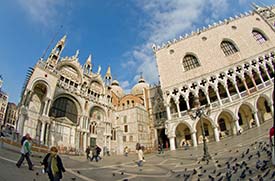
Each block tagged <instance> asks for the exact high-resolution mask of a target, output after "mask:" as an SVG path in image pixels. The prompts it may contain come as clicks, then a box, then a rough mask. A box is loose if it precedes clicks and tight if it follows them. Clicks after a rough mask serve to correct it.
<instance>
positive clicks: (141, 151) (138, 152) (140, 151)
mask: <svg viewBox="0 0 275 181" xmlns="http://www.w3.org/2000/svg"><path fill="white" fill-rule="evenodd" d="M143 151H144V147H143V146H140V147H139V150H138V151H137V155H138V162H137V165H138V167H139V168H140V167H142V163H143V162H144V154H143ZM141 170H142V169H141V168H140V171H141Z"/></svg>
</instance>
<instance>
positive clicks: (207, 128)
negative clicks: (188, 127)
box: [193, 117, 216, 144]
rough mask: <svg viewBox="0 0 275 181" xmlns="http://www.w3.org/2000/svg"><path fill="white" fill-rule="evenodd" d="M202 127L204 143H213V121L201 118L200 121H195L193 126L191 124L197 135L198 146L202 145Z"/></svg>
mask: <svg viewBox="0 0 275 181" xmlns="http://www.w3.org/2000/svg"><path fill="white" fill-rule="evenodd" d="M201 124H203V127H204V134H205V138H206V141H207V142H209V141H213V140H214V138H215V136H214V128H215V127H216V126H215V124H214V121H213V120H212V119H211V118H209V117H207V118H206V117H203V118H201V119H197V120H196V121H195V122H194V124H193V128H194V129H195V131H194V132H196V134H197V140H198V141H197V142H198V144H202V143H203V136H202V135H203V134H202V127H201V126H202V125H201Z"/></svg>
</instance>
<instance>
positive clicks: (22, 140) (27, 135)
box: [20, 133, 30, 146]
mask: <svg viewBox="0 0 275 181" xmlns="http://www.w3.org/2000/svg"><path fill="white" fill-rule="evenodd" d="M29 136H30V134H29V133H26V135H25V136H23V137H22V139H21V142H20V143H21V146H22V145H23V143H24V141H25V140H26V139H27V137H29Z"/></svg>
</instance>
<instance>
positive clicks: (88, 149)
mask: <svg viewBox="0 0 275 181" xmlns="http://www.w3.org/2000/svg"><path fill="white" fill-rule="evenodd" d="M85 152H86V158H87V160H90V159H91V157H90V153H91V148H90V146H88V147H87V148H86V151H85Z"/></svg>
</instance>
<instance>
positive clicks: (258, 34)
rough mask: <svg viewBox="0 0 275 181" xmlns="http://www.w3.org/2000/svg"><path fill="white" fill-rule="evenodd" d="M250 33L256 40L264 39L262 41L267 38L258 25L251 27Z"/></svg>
mask: <svg viewBox="0 0 275 181" xmlns="http://www.w3.org/2000/svg"><path fill="white" fill-rule="evenodd" d="M251 33H252V35H253V36H254V38H255V39H256V40H257V41H259V40H260V39H262V38H263V39H264V41H268V40H269V38H268V36H267V35H266V34H265V32H264V31H263V30H261V29H260V28H258V27H253V28H252V31H251Z"/></svg>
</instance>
